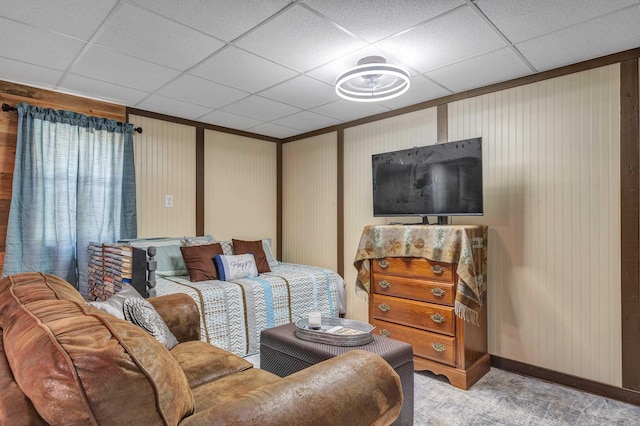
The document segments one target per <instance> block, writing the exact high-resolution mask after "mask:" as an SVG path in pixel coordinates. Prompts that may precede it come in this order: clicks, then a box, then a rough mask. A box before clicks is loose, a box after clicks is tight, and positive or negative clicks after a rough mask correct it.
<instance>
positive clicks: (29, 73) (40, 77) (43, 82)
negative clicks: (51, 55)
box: [0, 57, 64, 89]
mask: <svg viewBox="0 0 640 426" xmlns="http://www.w3.org/2000/svg"><path fill="white" fill-rule="evenodd" d="M63 74H64V73H63V71H58V70H52V69H50V68H45V67H41V66H38V65H32V64H27V63H25V62H19V61H14V60H12V59H7V58H2V57H0V79H2V80H5V81H14V82H16V83H21V84H29V85H34V86H38V87H46V88H48V89H50V88H54V87H55V86H56V84H57V83H58V80H60V78H61V77H62V75H63Z"/></svg>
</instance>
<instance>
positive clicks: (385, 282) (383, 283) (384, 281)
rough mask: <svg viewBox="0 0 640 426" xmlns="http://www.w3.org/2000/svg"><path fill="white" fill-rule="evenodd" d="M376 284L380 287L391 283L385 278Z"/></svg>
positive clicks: (388, 285) (385, 286) (387, 286)
mask: <svg viewBox="0 0 640 426" xmlns="http://www.w3.org/2000/svg"><path fill="white" fill-rule="evenodd" d="M378 284H380V287H382V288H389V287H391V283H390V282H389V281H387V280H382V281H380V282H379V283H378Z"/></svg>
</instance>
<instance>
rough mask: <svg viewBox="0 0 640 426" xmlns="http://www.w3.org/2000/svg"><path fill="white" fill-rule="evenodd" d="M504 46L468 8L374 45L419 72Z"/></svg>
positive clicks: (457, 10) (462, 8) (460, 9)
mask: <svg viewBox="0 0 640 426" xmlns="http://www.w3.org/2000/svg"><path fill="white" fill-rule="evenodd" d="M504 46H505V44H504V42H503V41H502V40H501V39H500V38H499V37H498V36H497V35H496V34H495V33H494V32H493V31H492V30H491V29H490V28H489V26H487V24H485V23H484V22H483V21H482V19H481V18H480V17H478V15H476V14H475V13H474V12H473V11H472V10H471V8H469V7H461V8H459V9H456V10H455V11H453V12H451V13H449V14H446V15H444V16H442V17H439V18H436V19H434V20H432V21H429V22H428V23H426V24H424V25H420V26H418V27H415V28H414V29H412V30H410V31H407V32H406V33H402V34H400V35H398V36H394V37H390V38H388V39H386V40H383V41H381V42H380V43H378V47H380V48H381V49H382V50H383V51H387V52H393V53H395V55H396V57H397V58H399V59H400V60H401V61H402V62H403V63H406V64H409V66H411V67H413V68H415V69H417V70H418V71H420V72H426V71H430V70H432V69H434V68H439V67H442V66H445V65H449V64H451V63H454V62H457V61H460V60H463V59H466V58H469V57H472V56H476V55H479V54H482V53H484V52H489V51H491V50H496V49H499V48H501V47H504Z"/></svg>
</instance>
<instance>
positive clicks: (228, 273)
mask: <svg viewBox="0 0 640 426" xmlns="http://www.w3.org/2000/svg"><path fill="white" fill-rule="evenodd" d="M213 260H214V261H215V264H216V268H217V269H218V279H219V280H220V281H231V280H235V279H238V278H248V277H257V276H258V268H257V267H256V260H255V258H254V257H253V255H252V254H250V253H247V254H237V255H232V256H227V255H224V254H216V255H215V256H214V257H213Z"/></svg>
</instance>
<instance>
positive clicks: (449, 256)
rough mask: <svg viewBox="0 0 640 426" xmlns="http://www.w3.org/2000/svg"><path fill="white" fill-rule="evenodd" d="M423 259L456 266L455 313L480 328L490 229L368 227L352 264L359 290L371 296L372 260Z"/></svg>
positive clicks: (414, 226) (475, 226) (402, 226)
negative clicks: (355, 270) (488, 232)
mask: <svg viewBox="0 0 640 426" xmlns="http://www.w3.org/2000/svg"><path fill="white" fill-rule="evenodd" d="M383 257H422V258H425V259H428V260H431V261H437V262H446V263H457V264H458V267H457V270H456V273H457V275H458V283H457V291H456V300H455V313H456V315H457V316H458V317H460V318H463V319H464V320H465V321H470V322H471V323H474V324H478V316H479V314H480V309H481V307H482V304H483V303H484V297H485V293H486V280H487V227H486V226H483V225H427V226H423V225H410V226H407V225H367V226H365V228H364V230H363V231H362V237H361V238H360V243H359V244H358V251H357V253H356V257H355V260H354V262H353V264H354V266H355V268H356V269H357V270H358V277H357V280H356V286H357V287H358V288H360V289H361V290H364V291H366V292H367V293H369V292H370V276H371V273H370V271H371V269H370V260H371V259H379V258H383Z"/></svg>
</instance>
